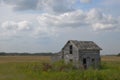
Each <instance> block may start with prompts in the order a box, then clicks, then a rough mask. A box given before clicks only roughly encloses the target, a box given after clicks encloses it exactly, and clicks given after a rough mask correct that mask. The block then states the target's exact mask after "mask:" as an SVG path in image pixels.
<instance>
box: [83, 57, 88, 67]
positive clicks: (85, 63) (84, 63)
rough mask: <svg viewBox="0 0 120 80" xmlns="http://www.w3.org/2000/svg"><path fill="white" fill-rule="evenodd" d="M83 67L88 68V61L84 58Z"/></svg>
mask: <svg viewBox="0 0 120 80" xmlns="http://www.w3.org/2000/svg"><path fill="white" fill-rule="evenodd" d="M83 67H84V69H86V68H87V60H86V58H83Z"/></svg>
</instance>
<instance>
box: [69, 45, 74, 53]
mask: <svg viewBox="0 0 120 80" xmlns="http://www.w3.org/2000/svg"><path fill="white" fill-rule="evenodd" d="M69 49H70V54H72V49H73V47H72V45H70V47H69Z"/></svg>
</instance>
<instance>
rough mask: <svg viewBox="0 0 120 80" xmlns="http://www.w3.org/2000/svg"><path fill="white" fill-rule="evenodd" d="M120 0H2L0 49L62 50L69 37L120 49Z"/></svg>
mask: <svg viewBox="0 0 120 80" xmlns="http://www.w3.org/2000/svg"><path fill="white" fill-rule="evenodd" d="M119 7H120V0H0V52H31V53H34V52H59V51H60V50H61V48H62V47H63V46H64V45H65V43H66V42H67V41H68V40H79V41H94V42H95V43H96V44H98V45H99V46H100V47H101V48H102V49H103V50H102V51H101V54H118V53H120V10H119Z"/></svg>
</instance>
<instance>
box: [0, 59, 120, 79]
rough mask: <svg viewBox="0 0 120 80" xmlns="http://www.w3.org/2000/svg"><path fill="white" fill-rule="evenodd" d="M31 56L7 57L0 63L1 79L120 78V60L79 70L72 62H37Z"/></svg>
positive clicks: (104, 62) (103, 62)
mask: <svg viewBox="0 0 120 80" xmlns="http://www.w3.org/2000/svg"><path fill="white" fill-rule="evenodd" d="M5 58H6V57H5ZM9 58H10V57H9ZM31 58H32V57H31ZM31 58H30V59H29V58H28V59H29V60H31V61H27V62H25V61H26V60H25V61H21V60H20V61H19V60H18V61H14V62H12V61H8V62H7V60H6V59H5V62H4V61H3V62H1V63H0V80H120V61H119V60H118V61H115V60H112V61H110V60H109V61H106V60H105V61H102V62H101V68H100V69H99V70H93V69H89V70H80V69H79V70H78V69H76V68H75V67H74V66H72V64H68V65H66V64H64V63H63V62H57V63H54V64H51V63H50V62H49V61H46V59H45V61H44V60H43V59H42V61H36V62H35V59H36V58H34V60H33V58H32V59H31ZM12 59H13V58H12ZM20 59H21V58H20ZM25 59H26V58H25ZM38 59H39V58H38ZM38 59H37V60H38ZM2 60H3V59H2ZM2 60H1V61H2ZM10 60H11V59H10ZM48 60H49V59H48Z"/></svg>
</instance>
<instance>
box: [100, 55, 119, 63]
mask: <svg viewBox="0 0 120 80" xmlns="http://www.w3.org/2000/svg"><path fill="white" fill-rule="evenodd" d="M101 60H102V61H117V62H120V57H118V56H102V57H101Z"/></svg>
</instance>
